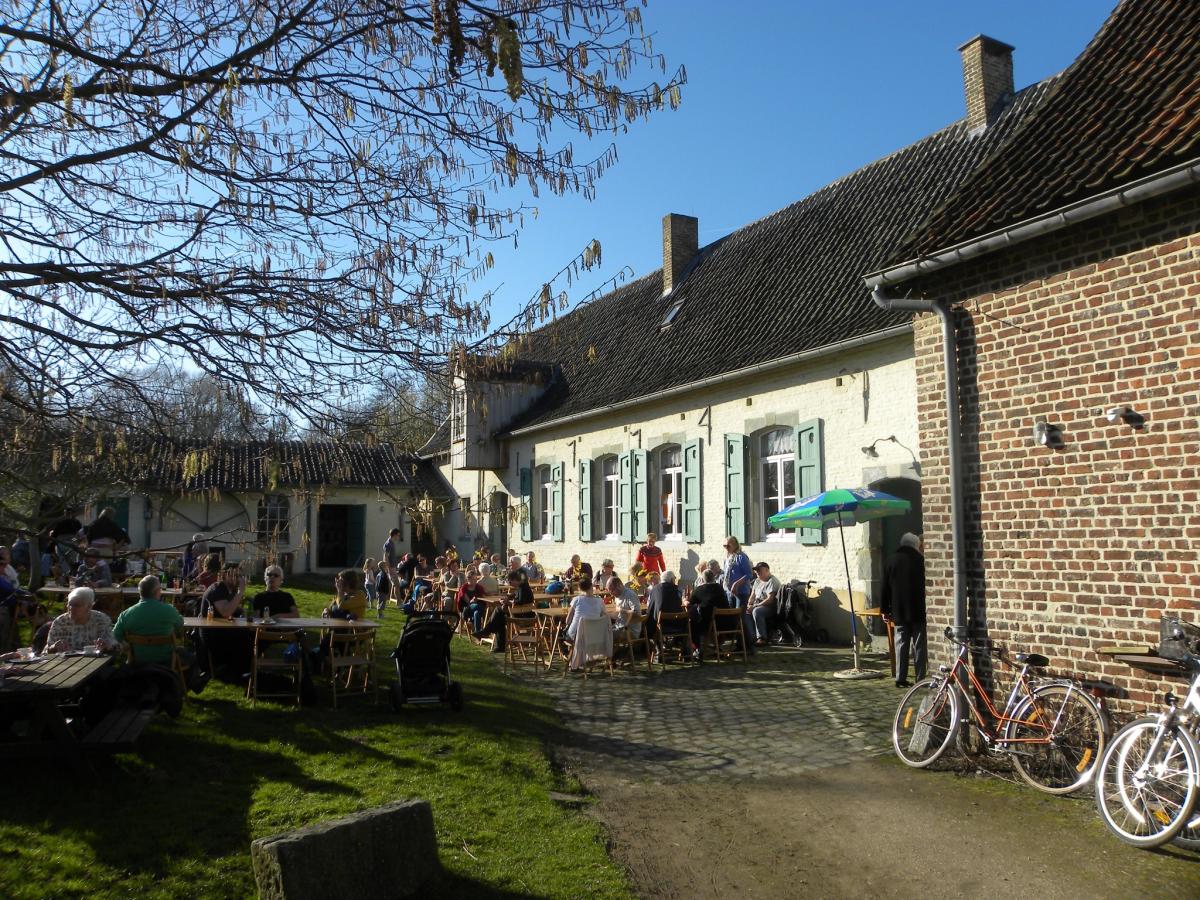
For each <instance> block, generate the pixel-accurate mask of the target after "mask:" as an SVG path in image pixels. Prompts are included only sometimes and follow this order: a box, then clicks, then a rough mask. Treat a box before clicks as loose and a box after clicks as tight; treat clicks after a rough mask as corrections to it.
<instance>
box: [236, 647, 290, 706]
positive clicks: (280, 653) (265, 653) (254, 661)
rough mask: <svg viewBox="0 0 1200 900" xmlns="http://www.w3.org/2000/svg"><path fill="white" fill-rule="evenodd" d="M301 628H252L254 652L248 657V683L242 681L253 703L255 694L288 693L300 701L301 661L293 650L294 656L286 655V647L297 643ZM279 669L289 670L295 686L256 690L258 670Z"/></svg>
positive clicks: (282, 695) (270, 695) (257, 687)
mask: <svg viewBox="0 0 1200 900" xmlns="http://www.w3.org/2000/svg"><path fill="white" fill-rule="evenodd" d="M301 635H302V632H301V630H300V629H299V628H292V629H282V628H259V629H258V630H257V631H255V632H254V655H253V656H251V658H250V683H249V684H248V685H246V696H247V697H248V698H249V699H250V702H251V703H253V702H254V701H255V700H257V699H258V698H259V697H288V698H293V697H294V698H295V700H296V705H297V706H299V705H300V683H301V681H302V680H303V678H304V662H303V658H302V653H296V654H294V656H295V659H291V660H289V659H287V658H286V650H287V647H288V646H289V645H291V644H293V643H294V644H296V645H297V646H298V647H299V646H300V644H301ZM260 671H263V672H282V673H284V674H289V675H291V677H292V681H293V683H294V685H295V690H294V691H293V690H288V691H286V692H283V693H281V692H279V691H273V692H270V693H267V692H264V691H262V690H259V686H258V673H259V672H260Z"/></svg>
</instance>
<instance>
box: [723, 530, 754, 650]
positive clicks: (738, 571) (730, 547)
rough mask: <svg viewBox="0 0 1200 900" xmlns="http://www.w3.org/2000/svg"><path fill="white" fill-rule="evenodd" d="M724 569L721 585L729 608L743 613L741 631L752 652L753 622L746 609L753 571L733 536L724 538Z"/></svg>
mask: <svg viewBox="0 0 1200 900" xmlns="http://www.w3.org/2000/svg"><path fill="white" fill-rule="evenodd" d="M723 546H724V547H725V567H724V568H723V569H722V570H721V583H722V584H723V585H724V586H725V591H726V593H728V594H729V605H730V607H733V608H736V609H740V610H742V611H743V612H744V615H743V617H742V629H743V631H745V633H746V649H747V650H748V651H749V652H750V653H753V652H754V642H753V641H752V640H751V638H752V637H753V635H754V620H753V619H751V618H750V612H749V610H748V609H747V607H748V606H749V603H750V581H751V579H752V578H753V577H754V571H753V570H752V569H751V568H750V557H748V556H747V555H746V554H745V553H743V552H742V545H741V544H739V543H738V539H737V538H735V537H734V536H733V535H730V536H729V537H727V538H725V543H724V545H723Z"/></svg>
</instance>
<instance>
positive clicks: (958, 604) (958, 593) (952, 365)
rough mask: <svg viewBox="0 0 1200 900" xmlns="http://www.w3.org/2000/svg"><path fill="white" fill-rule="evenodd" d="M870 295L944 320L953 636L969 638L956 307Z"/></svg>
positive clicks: (881, 290) (881, 291)
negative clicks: (952, 553)
mask: <svg viewBox="0 0 1200 900" xmlns="http://www.w3.org/2000/svg"><path fill="white" fill-rule="evenodd" d="M871 299H872V300H874V301H875V305H876V306H878V307H880V308H881V309H886V310H889V311H890V310H894V309H902V310H911V311H913V312H925V313H930V312H931V313H936V314H937V317H938V318H939V319H941V320H942V372H943V377H944V378H945V380H946V430H947V435H946V437H947V443H948V444H949V451H950V540H951V546H952V547H953V550H954V636H955V637H956V638H958V639H959V640H960V641H963V640H966V639H967V553H966V540H965V536H964V532H963V529H964V522H965V521H966V516H965V515H964V514H963V496H962V425H961V422H960V421H959V410H958V335H957V332H956V330H955V328H954V311H953V310H952V309H951V308H950V304H949V303H947V302H946V301H945V300H942V299H938V300H924V299H920V298H908V297H892V296H890V295H889V294H888V292H887V288H886V287H884V286H883V285H879V286H878V287H876V288H874V289H873V290H872V291H871Z"/></svg>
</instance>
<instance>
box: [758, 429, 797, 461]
mask: <svg viewBox="0 0 1200 900" xmlns="http://www.w3.org/2000/svg"><path fill="white" fill-rule="evenodd" d="M794 452H796V446H795V440H794V436H793V434H792V429H790V428H776V429H775V430H774V431H768V432H767V433H766V434H764V435H763V436H762V437H761V438H759V448H758V455H759V456H780V455H782V454H784V453H794Z"/></svg>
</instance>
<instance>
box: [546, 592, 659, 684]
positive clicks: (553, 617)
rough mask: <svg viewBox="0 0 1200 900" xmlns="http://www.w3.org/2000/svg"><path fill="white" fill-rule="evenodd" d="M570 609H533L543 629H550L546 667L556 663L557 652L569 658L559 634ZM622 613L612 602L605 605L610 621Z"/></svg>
mask: <svg viewBox="0 0 1200 900" xmlns="http://www.w3.org/2000/svg"><path fill="white" fill-rule="evenodd" d="M570 611H571V610H570V607H566V606H552V607H550V608H549V609H534V611H533V614H534V615H535V616H537V617H538V619H539V620H541V622H542V627H543V629H548V630H549V634H550V637H549V647H548V648H547V650H548V652H547V654H546V668H550V667H551V666H553V665H554V654H555V653H557V654H558V655H559V656H560V657H561V658H562V659H563V661H564V662H565V661H566V659H567V658H566V656H564V655H563V652H562V647H561V642H560V641H559V636H560V635H561V634H562V629H563V626H564V625H565V624H566V620H567V613H569V612H570ZM641 611H642V612H643V613H645V611H646V607H645V605H643V606H642V610H641ZM620 614H621V611H620V610H619V609H617V607H615V606H613V605H611V604H606V605H605V607H604V615H605V616H607V617H608V619H609V620H610V621H615V620H616V618H617V617H618V616H619V615H620Z"/></svg>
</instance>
